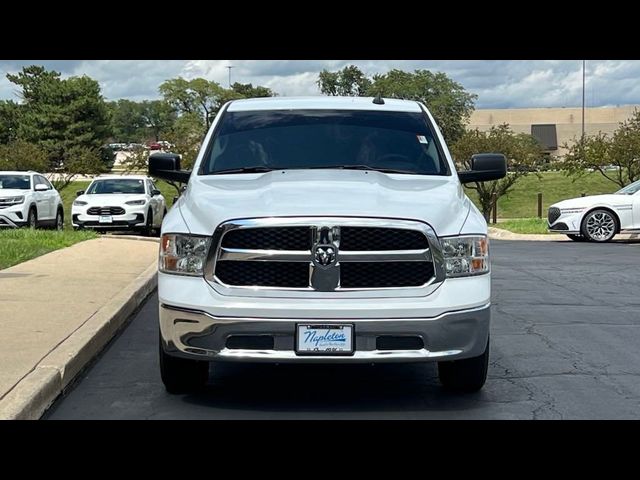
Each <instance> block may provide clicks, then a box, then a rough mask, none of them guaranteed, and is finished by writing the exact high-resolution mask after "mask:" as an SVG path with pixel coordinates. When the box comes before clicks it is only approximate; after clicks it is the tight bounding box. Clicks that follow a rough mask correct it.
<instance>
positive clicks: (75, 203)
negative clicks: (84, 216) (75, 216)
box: [73, 200, 88, 207]
mask: <svg viewBox="0 0 640 480" xmlns="http://www.w3.org/2000/svg"><path fill="white" fill-rule="evenodd" d="M85 205H88V203H87V202H83V201H82V200H74V201H73V206H74V207H84V206H85Z"/></svg>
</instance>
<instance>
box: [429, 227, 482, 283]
mask: <svg viewBox="0 0 640 480" xmlns="http://www.w3.org/2000/svg"><path fill="white" fill-rule="evenodd" d="M440 244H441V245H442V253H443V254H444V264H445V272H446V274H447V277H449V278H451V277H468V276H471V275H482V274H483V273H488V272H489V239H488V238H487V237H485V236H484V235H483V236H480V235H470V236H462V237H447V238H441V239H440Z"/></svg>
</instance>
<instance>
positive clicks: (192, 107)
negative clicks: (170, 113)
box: [159, 77, 198, 113]
mask: <svg viewBox="0 0 640 480" xmlns="http://www.w3.org/2000/svg"><path fill="white" fill-rule="evenodd" d="M159 90H160V95H162V97H163V98H164V99H165V100H166V101H167V102H168V103H169V105H171V106H172V107H173V108H175V109H176V111H178V112H179V113H196V112H198V104H197V102H196V99H195V92H193V90H191V85H190V82H189V80H185V79H184V78H182V77H178V78H172V79H170V80H166V81H164V82H163V83H162V84H161V85H160V88H159Z"/></svg>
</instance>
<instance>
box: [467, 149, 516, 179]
mask: <svg viewBox="0 0 640 480" xmlns="http://www.w3.org/2000/svg"><path fill="white" fill-rule="evenodd" d="M506 175H507V159H506V157H505V156H504V155H502V154H501V153H478V154H476V155H474V156H473V157H471V170H467V171H466V172H458V178H459V179H460V181H461V182H462V183H472V182H486V181H489V180H499V179H501V178H503V177H505V176H506Z"/></svg>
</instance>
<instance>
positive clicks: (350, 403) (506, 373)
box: [45, 240, 640, 419]
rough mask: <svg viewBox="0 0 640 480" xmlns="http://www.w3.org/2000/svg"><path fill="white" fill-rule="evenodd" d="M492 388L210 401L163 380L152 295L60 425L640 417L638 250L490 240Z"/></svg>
mask: <svg viewBox="0 0 640 480" xmlns="http://www.w3.org/2000/svg"><path fill="white" fill-rule="evenodd" d="M492 249H493V250H492V252H493V264H492V265H493V307H492V309H493V319H492V322H493V324H492V333H491V335H492V336H491V363H490V370H489V379H488V381H487V384H486V385H485V388H484V389H483V390H482V391H481V392H479V393H476V394H471V395H460V394H452V393H449V392H446V391H445V390H443V389H442V388H441V387H440V386H439V383H438V380H437V372H436V368H435V365H433V364H414V365H376V366H370V365H362V366H355V365H354V366H316V365H314V366H298V365H286V366H284V365H283V366H269V365H219V366H218V365H216V368H215V369H214V370H213V371H212V375H211V378H210V386H209V387H208V388H207V389H206V390H205V391H204V392H201V393H199V394H193V395H178V396H172V395H169V394H167V393H166V392H165V390H164V388H163V386H162V383H161V381H160V376H159V368H158V359H157V357H158V355H157V297H156V295H153V296H152V297H150V299H149V300H148V301H147V303H146V304H145V305H144V306H143V308H142V309H141V310H140V312H139V313H138V315H137V316H136V317H135V318H134V319H133V320H132V322H131V324H130V325H129V326H128V327H127V329H126V330H124V331H123V332H122V334H121V335H120V336H118V337H117V338H116V339H115V340H114V341H113V342H112V343H111V344H110V346H109V347H108V348H107V349H106V350H105V352H104V353H103V354H102V355H101V357H100V358H99V359H97V361H96V362H95V363H94V364H93V366H92V367H90V368H89V369H88V370H87V371H86V372H85V373H84V374H83V375H82V376H81V378H80V379H79V380H78V381H77V382H76V384H75V385H74V386H73V388H71V389H70V391H68V392H67V393H66V395H65V396H64V397H63V398H61V399H59V400H58V401H57V402H56V403H55V404H54V405H53V407H52V408H51V409H50V410H49V412H47V414H46V415H45V418H48V419H306V418H309V419H622V418H624V419H628V418H640V355H638V345H640V243H638V242H635V243H622V242H620V243H610V244H603V245H601V244H590V243H573V242H525V241H498V240H494V241H492Z"/></svg>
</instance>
